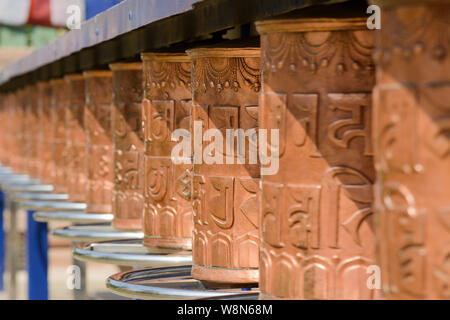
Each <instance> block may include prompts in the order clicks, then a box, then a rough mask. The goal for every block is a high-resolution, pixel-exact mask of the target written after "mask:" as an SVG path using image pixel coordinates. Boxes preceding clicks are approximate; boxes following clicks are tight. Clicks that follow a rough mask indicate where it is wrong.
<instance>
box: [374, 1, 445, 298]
mask: <svg viewBox="0 0 450 320" xmlns="http://www.w3.org/2000/svg"><path fill="white" fill-rule="evenodd" d="M375 3H376V4H380V3H379V2H375ZM381 4H382V5H383V7H382V20H381V24H382V28H381V30H379V31H377V36H376V43H375V45H376V50H375V53H374V57H375V62H376V66H377V86H376V89H375V91H374V117H375V121H374V136H375V139H374V141H375V163H376V164H375V166H376V170H377V183H376V193H375V195H376V211H377V214H378V223H379V225H378V226H377V246H378V253H379V255H378V263H379V265H380V266H381V278H382V284H383V293H384V296H385V297H386V298H389V299H450V291H449V288H450V287H449V279H450V191H449V190H450V134H449V133H450V57H449V53H450V51H449V50H450V46H449V31H450V3H449V2H448V1H405V0H403V1H397V0H396V1H382V2H381Z"/></svg>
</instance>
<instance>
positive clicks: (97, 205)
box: [83, 70, 114, 213]
mask: <svg viewBox="0 0 450 320" xmlns="http://www.w3.org/2000/svg"><path fill="white" fill-rule="evenodd" d="M83 75H84V78H85V85H86V87H85V94H86V104H85V110H84V117H85V118H84V121H85V128H86V139H87V145H86V162H87V166H88V168H87V180H88V185H87V195H86V212H88V213H112V212H113V211H112V196H113V189H114V172H113V171H114V164H113V140H112V130H111V117H112V104H113V101H112V99H113V94H112V72H111V71H108V70H94V71H86V72H84V74H83Z"/></svg>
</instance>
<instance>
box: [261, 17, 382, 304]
mask: <svg viewBox="0 0 450 320" xmlns="http://www.w3.org/2000/svg"><path fill="white" fill-rule="evenodd" d="M257 28H258V31H259V32H260V33H261V35H262V37H261V41H262V42H261V47H262V52H261V57H262V66H263V71H262V72H263V92H262V95H261V115H260V117H261V119H260V125H261V129H263V128H267V129H278V130H279V135H280V141H279V156H280V164H279V171H278V173H277V174H275V175H266V176H263V177H262V197H261V214H260V217H259V219H260V222H261V238H262V244H261V247H262V248H261V257H260V259H261V260H260V290H261V297H262V298H290V299H372V298H376V297H377V296H378V291H377V290H371V289H369V288H368V287H367V278H368V276H369V275H368V274H366V270H367V267H368V266H370V265H373V264H375V261H374V259H375V230H374V222H375V220H374V214H373V210H372V201H373V187H372V183H373V180H374V176H375V172H374V171H375V170H374V164H373V156H372V155H373V152H372V143H371V91H372V87H373V84H374V68H373V62H372V59H371V53H372V47H373V33H372V32H371V31H367V29H366V28H365V20H363V19H337V20H336V19H335V20H327V19H310V20H308V19H294V20H278V21H266V22H261V23H258V24H257ZM315 30H320V32H315ZM269 141H270V140H269Z"/></svg>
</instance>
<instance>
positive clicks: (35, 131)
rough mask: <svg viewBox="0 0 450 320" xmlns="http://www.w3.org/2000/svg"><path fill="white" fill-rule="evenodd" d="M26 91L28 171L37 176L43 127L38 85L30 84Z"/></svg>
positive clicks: (32, 175) (39, 168) (34, 176)
mask: <svg viewBox="0 0 450 320" xmlns="http://www.w3.org/2000/svg"><path fill="white" fill-rule="evenodd" d="M26 90H27V92H26V106H25V108H26V118H27V120H26V122H27V128H26V130H27V132H28V135H29V136H28V152H29V157H28V161H27V171H26V172H27V173H28V174H29V175H30V176H31V177H33V178H36V177H37V176H38V175H39V172H40V170H41V166H40V162H39V161H38V157H39V151H38V139H39V133H40V130H41V128H40V127H39V112H38V99H37V97H38V91H37V85H35V84H33V85H29V86H28V87H27V89H26Z"/></svg>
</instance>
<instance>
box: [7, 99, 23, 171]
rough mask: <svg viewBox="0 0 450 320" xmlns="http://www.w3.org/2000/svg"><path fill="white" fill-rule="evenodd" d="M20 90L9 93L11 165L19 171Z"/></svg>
mask: <svg viewBox="0 0 450 320" xmlns="http://www.w3.org/2000/svg"><path fill="white" fill-rule="evenodd" d="M17 95H18V92H17V91H13V92H11V93H10V94H9V95H8V100H7V108H8V113H9V117H10V122H11V123H10V130H9V131H10V133H9V146H10V149H9V151H10V153H11V155H10V157H9V159H10V162H9V165H10V166H11V168H13V169H14V171H16V172H17V170H18V168H19V148H20V145H19V132H20V129H21V128H20V123H19V121H18V113H19V107H18V105H17V99H18V97H17Z"/></svg>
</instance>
